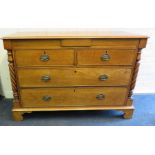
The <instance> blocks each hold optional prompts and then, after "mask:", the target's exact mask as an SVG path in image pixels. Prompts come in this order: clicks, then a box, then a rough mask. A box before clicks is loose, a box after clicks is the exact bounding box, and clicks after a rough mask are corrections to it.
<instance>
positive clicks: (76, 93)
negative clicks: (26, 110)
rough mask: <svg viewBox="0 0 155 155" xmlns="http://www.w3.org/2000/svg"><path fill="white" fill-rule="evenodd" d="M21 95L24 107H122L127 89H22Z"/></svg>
mask: <svg viewBox="0 0 155 155" xmlns="http://www.w3.org/2000/svg"><path fill="white" fill-rule="evenodd" d="M20 93H21V101H22V105H23V107H53V106H93V105H97V106H100V105H106V106H112V105H113V106H114V105H115V106H116V105H117V106H120V105H124V103H125V99H126V95H127V88H123V87H122V88H119V87H118V88H116V87H109V88H107V87H102V88H53V89H46V88H39V89H22V90H21V92H20ZM99 94H103V95H104V96H105V98H104V99H102V100H99V99H97V98H96V96H97V95H99ZM44 96H50V97H51V99H50V100H49V101H44V100H43V97H44ZM118 96H119V97H118Z"/></svg>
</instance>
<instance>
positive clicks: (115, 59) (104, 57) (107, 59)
mask: <svg viewBox="0 0 155 155" xmlns="http://www.w3.org/2000/svg"><path fill="white" fill-rule="evenodd" d="M136 55H137V52H136V50H121V49H120V50H110V49H109V50H104V49H79V50H77V59H78V60H77V62H78V65H133V64H134V62H135V59H136Z"/></svg>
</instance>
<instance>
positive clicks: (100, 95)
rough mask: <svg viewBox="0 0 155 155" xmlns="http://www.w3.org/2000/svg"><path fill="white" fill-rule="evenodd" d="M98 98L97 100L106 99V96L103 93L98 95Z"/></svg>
mask: <svg viewBox="0 0 155 155" xmlns="http://www.w3.org/2000/svg"><path fill="white" fill-rule="evenodd" d="M96 99H97V100H103V99H105V96H104V95H103V94H99V95H97V96H96Z"/></svg>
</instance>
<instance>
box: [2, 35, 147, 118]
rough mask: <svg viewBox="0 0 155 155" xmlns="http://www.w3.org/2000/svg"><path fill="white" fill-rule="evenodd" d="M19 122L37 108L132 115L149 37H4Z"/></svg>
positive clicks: (15, 114) (37, 109) (127, 116)
mask: <svg viewBox="0 0 155 155" xmlns="http://www.w3.org/2000/svg"><path fill="white" fill-rule="evenodd" d="M3 41H4V48H5V49H7V51H8V61H9V67H10V75H11V81H12V89H13V95H14V106H13V109H12V112H13V117H14V119H15V120H17V121H20V120H22V119H23V114H24V113H29V112H32V111H58V110H59V111H61V110H66V111H67V110H121V111H123V112H124V115H123V116H124V118H131V117H132V114H133V110H134V107H133V105H132V99H131V96H132V90H133V89H134V86H135V81H136V76H137V73H138V68H139V60H140V54H141V49H142V48H144V47H145V46H146V42H147V37H146V36H140V35H133V34H128V33H122V32H120V33H118V32H113V33H109V32H66V33H65V32H53V33H52V32H51V33H25V34H24V33H17V34H14V35H10V36H6V37H4V38H3Z"/></svg>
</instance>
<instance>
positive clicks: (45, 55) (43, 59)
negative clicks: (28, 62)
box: [40, 54, 49, 62]
mask: <svg viewBox="0 0 155 155" xmlns="http://www.w3.org/2000/svg"><path fill="white" fill-rule="evenodd" d="M40 60H41V61H43V62H46V61H48V60H49V56H48V55H47V54H43V55H41V56H40Z"/></svg>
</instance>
